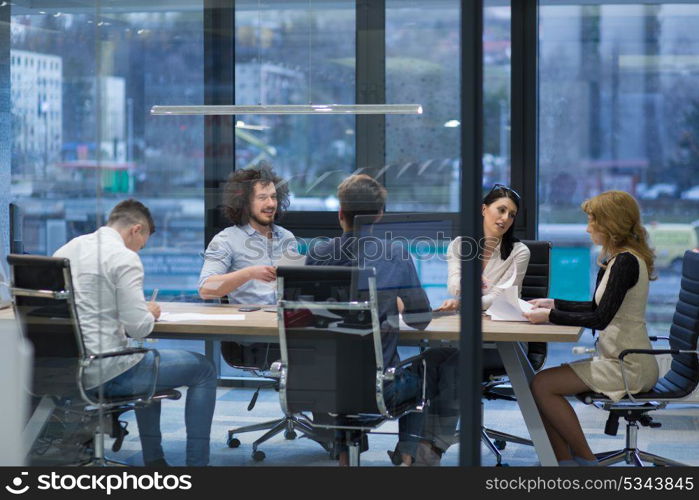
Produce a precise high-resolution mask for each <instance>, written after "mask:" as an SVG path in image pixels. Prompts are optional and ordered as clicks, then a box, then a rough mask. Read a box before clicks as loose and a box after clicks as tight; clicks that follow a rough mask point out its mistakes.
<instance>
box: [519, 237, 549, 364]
mask: <svg viewBox="0 0 699 500" xmlns="http://www.w3.org/2000/svg"><path fill="white" fill-rule="evenodd" d="M522 243H524V244H525V245H527V248H529V252H530V256H529V265H528V266H527V273H526V274H525V275H524V280H523V281H522V299H523V300H530V299H540V298H544V297H548V294H549V285H550V283H551V242H550V241H536V240H523V241H522ZM546 352H547V347H546V343H545V342H529V343H528V344H527V358H529V362H530V363H531V364H532V367H533V368H534V370H539V369H540V368H541V367H542V366H543V365H544V363H545V362H546Z"/></svg>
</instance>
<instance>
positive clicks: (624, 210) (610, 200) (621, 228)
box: [581, 191, 655, 279]
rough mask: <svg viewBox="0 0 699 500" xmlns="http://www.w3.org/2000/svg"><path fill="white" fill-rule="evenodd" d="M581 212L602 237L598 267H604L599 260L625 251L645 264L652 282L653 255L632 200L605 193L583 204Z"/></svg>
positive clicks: (653, 277) (622, 192) (619, 195)
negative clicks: (588, 218) (602, 242)
mask: <svg viewBox="0 0 699 500" xmlns="http://www.w3.org/2000/svg"><path fill="white" fill-rule="evenodd" d="M581 208H582V209H583V212H585V213H586V214H587V215H588V216H590V221H591V223H592V225H593V227H594V229H595V230H596V231H598V232H600V233H601V234H602V235H603V236H604V244H603V245H602V255H600V259H599V260H598V264H600V266H602V267H604V264H602V259H606V260H608V259H610V258H612V257H614V256H615V255H616V254H617V253H619V252H621V251H623V250H624V249H628V250H630V251H632V252H633V253H635V254H636V255H638V256H639V257H640V258H641V259H643V260H644V261H645V263H646V267H647V269H648V276H649V278H650V279H655V276H654V274H655V266H654V265H653V261H654V260H655V253H654V252H653V250H652V249H651V248H650V246H649V245H648V232H647V231H646V229H645V228H644V227H643V224H642V223H641V210H640V208H639V207H638V202H637V201H636V199H635V198H634V197H633V196H631V195H630V194H629V193H626V192H624V191H605V192H604V193H602V194H599V195H597V196H595V197H594V198H590V199H589V200H585V201H584V202H583V204H582V205H581Z"/></svg>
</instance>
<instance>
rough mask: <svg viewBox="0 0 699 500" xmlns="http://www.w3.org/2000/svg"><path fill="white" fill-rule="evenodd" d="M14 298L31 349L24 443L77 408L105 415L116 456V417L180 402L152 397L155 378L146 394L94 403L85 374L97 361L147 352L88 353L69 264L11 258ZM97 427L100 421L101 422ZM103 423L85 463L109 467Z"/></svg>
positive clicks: (121, 432) (167, 394)
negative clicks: (30, 405) (30, 403)
mask: <svg viewBox="0 0 699 500" xmlns="http://www.w3.org/2000/svg"><path fill="white" fill-rule="evenodd" d="M7 261H8V262H9V264H10V276H11V283H12V288H11V291H12V298H13V307H14V311H15V317H16V318H17V319H18V321H19V325H20V328H21V329H22V333H23V335H24V336H25V337H26V338H27V339H28V340H29V341H31V343H32V344H33V348H34V361H33V383H32V387H31V393H32V395H33V396H34V407H35V408H34V412H33V415H32V417H31V418H30V419H29V422H28V423H27V426H26V427H25V437H26V440H27V442H28V443H32V444H36V442H37V438H39V437H40V435H41V434H42V432H43V431H44V430H45V429H46V425H47V423H48V421H49V420H50V418H51V416H52V415H54V414H56V413H59V414H63V415H66V414H74V413H75V412H76V411H78V410H76V408H77V409H79V411H80V412H84V413H85V414H86V415H88V417H89V418H88V419H87V420H88V421H89V420H90V419H91V418H99V417H100V416H101V415H109V416H110V418H111V424H112V425H111V429H110V435H111V437H113V438H115V441H114V443H113V445H112V450H113V451H114V452H116V451H119V449H120V448H121V444H122V442H123V439H124V437H125V436H126V434H128V432H127V431H126V426H125V423H124V422H120V421H119V416H120V415H121V414H122V413H124V412H125V411H129V410H132V409H133V408H134V407H135V405H142V404H148V403H149V402H151V401H152V400H155V399H179V398H180V396H181V394H180V392H179V391H175V390H168V391H162V392H157V393H156V392H155V382H156V379H157V367H158V364H157V359H158V358H157V351H153V352H154V353H155V355H156V364H155V366H156V368H155V369H156V372H155V373H154V377H153V387H152V389H151V390H150V391H149V392H148V393H147V394H136V395H133V396H129V397H119V398H99V397H98V398H95V396H94V395H93V394H94V393H93V391H88V390H86V389H85V387H84V381H83V374H84V371H85V369H87V368H88V367H89V366H90V364H91V363H93V362H94V361H95V360H98V359H105V358H112V357H118V356H125V355H130V354H137V353H146V352H149V350H148V349H142V348H132V349H124V350H121V351H117V352H109V353H103V354H97V355H90V354H87V352H86V351H85V345H84V343H83V337H82V332H81V328H80V323H79V321H78V312H77V308H76V305H75V299H74V293H73V290H74V288H73V281H72V278H71V273H70V262H69V260H68V259H61V258H53V257H42V256H36V255H13V254H11V255H9V256H8V257H7ZM100 422H101V420H100ZM101 427H102V426H101V424H100V425H98V426H97V431H96V432H95V434H94V435H93V437H92V439H91V441H92V442H91V443H89V444H91V446H92V457H91V458H90V460H89V462H88V463H89V464H93V465H108V464H118V462H115V461H112V460H107V459H106V458H105V456H104V441H103V433H102V432H100V431H101Z"/></svg>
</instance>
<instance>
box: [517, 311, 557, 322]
mask: <svg viewBox="0 0 699 500" xmlns="http://www.w3.org/2000/svg"><path fill="white" fill-rule="evenodd" d="M549 313H551V309H544V308H543V307H539V308H537V309H532V310H531V311H529V312H525V313H522V314H523V315H524V317H525V318H527V319H528V320H529V321H531V322H532V323H534V324H539V323H548V320H549Z"/></svg>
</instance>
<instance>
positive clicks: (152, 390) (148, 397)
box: [78, 347, 160, 406]
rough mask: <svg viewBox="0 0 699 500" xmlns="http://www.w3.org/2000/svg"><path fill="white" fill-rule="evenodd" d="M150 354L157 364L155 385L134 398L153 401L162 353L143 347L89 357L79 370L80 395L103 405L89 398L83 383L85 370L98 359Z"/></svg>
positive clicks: (155, 364) (154, 375)
mask: <svg viewBox="0 0 699 500" xmlns="http://www.w3.org/2000/svg"><path fill="white" fill-rule="evenodd" d="M149 352H152V353H153V355H154V356H155V362H154V363H153V384H152V385H151V387H150V389H149V391H148V392H146V393H144V394H143V395H141V396H138V395H135V394H134V396H135V400H143V401H149V400H152V399H153V396H154V395H155V389H156V386H157V384H158V373H159V372H160V353H159V352H158V351H157V350H156V349H145V348H143V347H129V348H127V349H122V350H120V351H114V352H104V353H101V354H91V355H89V356H88V357H87V359H86V360H84V361H83V362H82V363H80V368H79V370H78V388H79V390H80V395H81V396H82V398H83V399H84V400H85V401H87V402H88V403H90V404H92V405H95V406H99V405H100V404H101V403H100V401H95V400H93V399H92V398H90V396H88V394H87V392H86V391H85V389H84V388H83V383H82V379H83V372H84V369H85V368H87V367H88V366H89V365H90V364H91V363H92V362H93V361H95V360H96V359H105V358H114V357H118V356H127V355H132V354H147V353H149Z"/></svg>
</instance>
